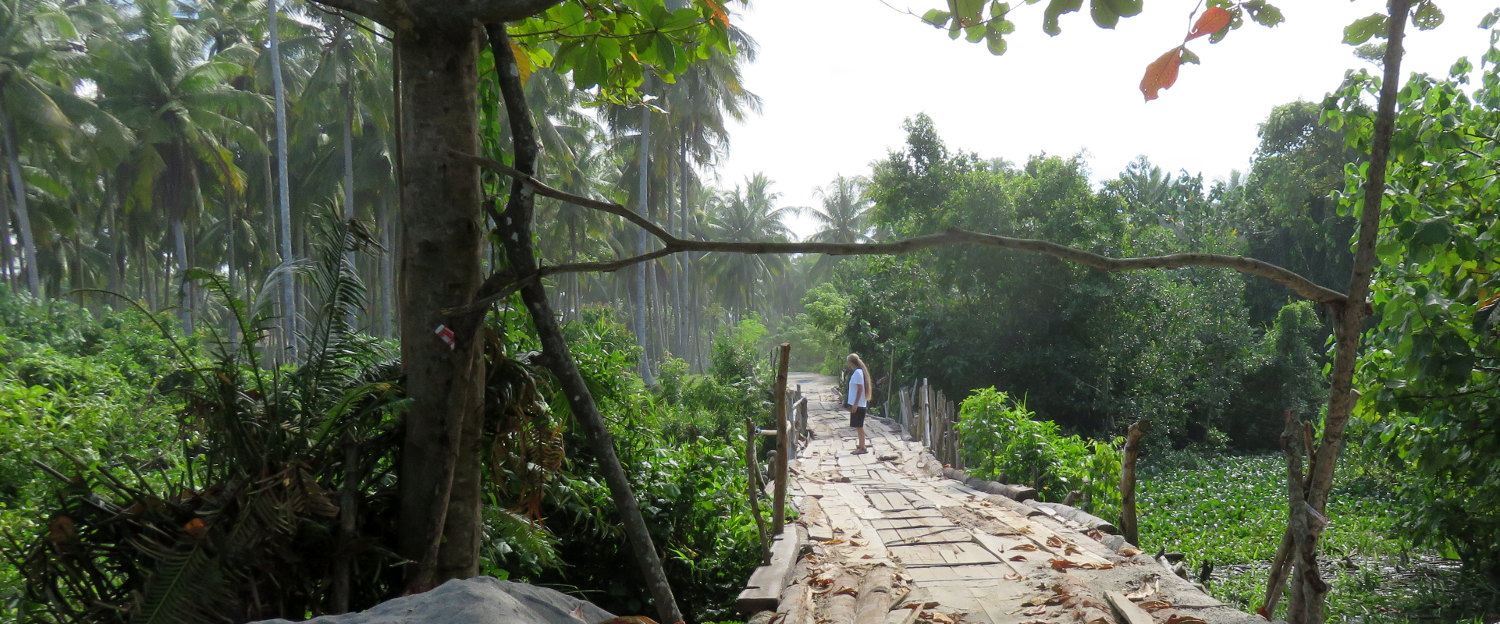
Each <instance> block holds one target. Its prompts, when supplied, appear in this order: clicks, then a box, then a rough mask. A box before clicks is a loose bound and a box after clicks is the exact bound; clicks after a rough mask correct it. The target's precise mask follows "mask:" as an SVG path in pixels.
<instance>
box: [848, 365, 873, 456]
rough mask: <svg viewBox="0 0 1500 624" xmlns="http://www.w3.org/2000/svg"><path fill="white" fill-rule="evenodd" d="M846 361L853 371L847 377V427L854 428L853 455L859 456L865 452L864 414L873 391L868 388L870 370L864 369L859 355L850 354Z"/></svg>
mask: <svg viewBox="0 0 1500 624" xmlns="http://www.w3.org/2000/svg"><path fill="white" fill-rule="evenodd" d="M848 361H849V370H851V371H854V372H853V373H851V374H850V375H849V400H848V401H847V403H848V405H849V426H850V427H854V432H855V433H856V434H857V435H858V436H859V446H857V447H855V449H854V454H855V455H860V454H863V453H864V452H865V412H866V408H867V407H868V406H869V403H870V397H871V396H873V395H874V391H873V390H872V389H871V387H870V369H868V368H865V361H864V360H861V359H859V354H858V353H850V354H849V358H848Z"/></svg>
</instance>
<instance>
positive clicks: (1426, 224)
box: [1411, 217, 1453, 246]
mask: <svg viewBox="0 0 1500 624" xmlns="http://www.w3.org/2000/svg"><path fill="white" fill-rule="evenodd" d="M1452 236H1453V226H1452V225H1450V224H1449V223H1448V220H1447V219H1445V218H1443V217H1436V218H1432V219H1428V220H1426V221H1423V222H1422V225H1420V226H1418V227H1417V231H1416V232H1415V233H1413V234H1412V237H1411V243H1412V245H1418V246H1432V245H1445V244H1447V243H1448V240H1449V239H1450V238H1452Z"/></svg>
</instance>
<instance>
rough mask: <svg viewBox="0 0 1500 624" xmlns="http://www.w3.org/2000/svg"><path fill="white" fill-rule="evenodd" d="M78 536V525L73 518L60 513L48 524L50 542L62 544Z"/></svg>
mask: <svg viewBox="0 0 1500 624" xmlns="http://www.w3.org/2000/svg"><path fill="white" fill-rule="evenodd" d="M77 538H78V528H77V525H75V524H74V523H73V519H72V518H69V517H67V516H63V515H59V516H57V517H56V518H53V519H52V523H51V524H49V525H47V541H48V542H51V543H53V544H62V543H66V542H71V541H73V540H75V539H77Z"/></svg>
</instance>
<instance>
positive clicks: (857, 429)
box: [854, 427, 865, 449]
mask: <svg viewBox="0 0 1500 624" xmlns="http://www.w3.org/2000/svg"><path fill="white" fill-rule="evenodd" d="M854 431H855V433H858V434H859V448H861V449H863V448H865V428H864V427H855V428H854Z"/></svg>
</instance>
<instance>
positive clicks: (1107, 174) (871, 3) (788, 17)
mask: <svg viewBox="0 0 1500 624" xmlns="http://www.w3.org/2000/svg"><path fill="white" fill-rule="evenodd" d="M889 1H890V5H891V6H894V7H897V8H900V9H908V8H909V9H910V11H911V12H912V13H916V14H921V13H923V12H925V11H926V10H927V9H931V8H938V7H942V6H945V5H946V2H942V1H941V0H928V1H924V0H915V1H914V2H912V1H909V0H889ZM1273 3H1274V4H1275V5H1277V6H1278V7H1279V8H1281V9H1282V12H1283V13H1284V14H1285V15H1286V20H1287V21H1286V22H1284V23H1283V24H1282V25H1280V26H1278V27H1276V28H1264V27H1261V26H1258V25H1255V24H1246V25H1245V26H1244V27H1242V28H1241V29H1240V30H1237V31H1234V32H1232V33H1230V35H1229V37H1227V38H1226V39H1225V40H1224V41H1222V42H1220V43H1217V44H1212V45H1210V44H1209V43H1208V42H1207V38H1206V37H1205V38H1202V39H1198V40H1196V41H1194V42H1193V43H1191V44H1189V46H1188V47H1189V49H1191V50H1193V51H1194V52H1196V53H1197V54H1198V55H1199V56H1200V57H1201V58H1202V60H1203V63H1202V64H1201V65H1184V66H1183V67H1182V71H1181V74H1180V75H1179V77H1178V80H1177V84H1176V86H1173V87H1172V88H1171V89H1168V90H1166V91H1163V92H1162V95H1161V97H1160V99H1157V100H1155V101H1152V102H1149V103H1148V102H1144V101H1143V99H1142V97H1141V94H1140V91H1139V89H1138V85H1139V83H1140V79H1141V75H1142V73H1143V72H1144V71H1145V68H1146V65H1147V64H1148V63H1150V62H1151V61H1152V60H1154V59H1156V58H1157V57H1158V56H1159V55H1161V54H1162V53H1163V52H1165V51H1167V50H1168V49H1170V48H1172V47H1173V46H1174V45H1176V44H1177V43H1179V42H1181V40H1182V36H1183V33H1184V32H1185V31H1186V30H1187V29H1188V26H1189V24H1188V16H1189V14H1190V13H1191V12H1192V9H1193V7H1195V6H1197V5H1198V0H1157V1H1153V2H1149V3H1147V9H1146V11H1145V12H1144V13H1142V14H1141V15H1138V16H1136V17H1132V18H1126V19H1122V20H1120V24H1119V26H1118V27H1117V28H1116V29H1115V30H1112V31H1111V30H1102V29H1099V28H1098V27H1096V26H1094V24H1093V22H1092V20H1090V18H1089V17H1088V15H1087V11H1086V10H1085V11H1084V12H1080V13H1070V14H1068V15H1064V16H1063V17H1062V29H1063V32H1062V35H1060V36H1058V37H1055V38H1052V37H1048V36H1046V35H1045V34H1044V33H1042V31H1041V13H1042V8H1043V6H1045V2H1043V3H1039V4H1035V5H1022V3H1021V2H1020V0H1016V1H1015V2H1014V4H1016V5H1019V6H1018V8H1017V9H1015V10H1014V11H1013V19H1014V21H1016V24H1017V31H1016V32H1015V33H1014V34H1012V35H1011V36H1010V37H1009V38H1008V39H1009V41H1010V50H1009V52H1007V53H1006V54H1005V55H1004V56H1000V57H996V56H992V55H990V54H989V52H988V51H987V50H986V49H985V48H984V46H983V44H971V43H968V42H966V41H963V40H962V39H960V40H958V41H953V40H950V39H949V38H948V36H947V32H946V31H940V30H937V29H934V28H932V27H930V26H928V25H926V24H923V23H921V22H920V21H919V20H918V19H917V18H916V17H913V16H911V15H906V14H904V13H900V12H897V11H896V10H893V9H891V8H889V7H887V6H886V5H884V4H882V3H881V2H879V1H878V0H756V1H755V2H753V3H752V4H751V6H750V8H748V9H746V10H745V11H744V12H743V13H742V14H739V15H737V16H736V19H737V20H738V23H739V25H740V26H741V27H743V28H744V29H745V30H746V31H747V32H749V33H750V34H751V35H752V36H754V37H755V39H756V40H757V41H758V42H759V44H760V53H759V57H758V60H756V61H755V62H754V63H752V64H750V65H748V66H747V67H746V68H745V83H746V86H747V87H749V89H750V90H752V91H754V92H755V93H757V94H759V95H760V96H761V97H762V98H764V101H765V102H764V109H763V111H762V113H761V114H760V115H758V116H754V117H752V118H750V119H747V120H746V121H745V122H744V123H742V124H738V125H736V126H734V127H733V128H732V139H731V144H730V153H729V156H728V158H727V160H726V161H725V162H724V163H723V164H722V165H721V166H719V167H718V168H717V173H718V175H719V176H720V180H719V186H720V187H721V188H731V187H733V186H734V185H735V184H742V183H743V180H744V178H745V177H746V176H748V175H750V174H752V173H755V172H765V173H766V175H768V176H769V177H770V178H771V179H772V180H773V181H774V182H775V185H774V186H773V187H772V190H774V191H777V192H780V193H781V196H782V199H781V205H784V206H798V205H801V206H809V205H813V203H814V201H815V200H814V199H813V189H814V187H817V186H822V185H826V184H828V182H829V181H830V180H832V179H833V177H834V176H835V175H867V174H868V173H869V171H870V163H871V162H872V161H875V160H879V159H882V158H884V157H885V155H886V154H887V153H888V152H890V151H891V150H894V149H899V148H900V147H901V145H902V143H903V141H904V139H905V133H904V131H903V130H902V129H901V122H902V120H903V119H905V118H907V117H910V116H912V115H915V114H917V113H919V112H925V113H927V114H928V115H929V116H931V117H932V118H933V120H934V122H935V123H936V125H937V129H938V133H939V134H940V135H941V136H942V138H943V139H944V140H945V141H946V142H947V144H948V146H949V148H950V149H954V148H956V149H962V150H966V151H973V152H977V153H978V154H979V155H980V156H982V157H1001V158H1006V159H1009V160H1011V161H1013V162H1017V163H1022V162H1025V159H1026V158H1027V157H1028V156H1030V155H1033V154H1039V153H1043V152H1045V153H1048V154H1056V155H1063V156H1068V155H1072V154H1075V153H1078V152H1080V151H1082V152H1085V153H1086V154H1087V157H1088V162H1089V164H1090V168H1091V170H1092V171H1093V177H1094V179H1095V180H1096V181H1099V180H1104V179H1109V178H1112V177H1114V176H1115V175H1117V174H1118V173H1119V172H1120V171H1121V170H1122V169H1123V168H1124V167H1125V165H1126V164H1127V163H1128V162H1130V161H1131V160H1132V159H1134V158H1135V157H1136V156H1137V155H1141V154H1144V155H1146V156H1148V157H1149V158H1150V159H1151V161H1152V162H1153V163H1154V164H1156V165H1158V166H1160V167H1162V168H1163V169H1164V170H1167V171H1170V172H1176V171H1177V170H1179V169H1186V170H1188V171H1189V172H1193V173H1197V172H1202V173H1203V174H1205V177H1206V178H1207V179H1209V180H1213V179H1216V178H1223V177H1226V176H1227V175H1228V173H1229V172H1230V171H1231V170H1233V169H1240V170H1245V169H1247V168H1248V163H1249V160H1250V156H1251V153H1252V152H1253V151H1254V149H1255V146H1256V144H1257V137H1256V129H1257V126H1258V124H1260V122H1262V121H1264V120H1265V117H1266V115H1267V114H1268V113H1269V112H1270V111H1271V108H1272V107H1274V106H1276V105H1278V104H1283V103H1286V102H1290V101H1293V100H1296V99H1298V98H1301V99H1306V100H1311V101H1320V100H1321V99H1322V97H1323V95H1324V94H1325V93H1327V92H1329V91H1331V90H1333V89H1334V88H1336V87H1337V86H1338V84H1339V81H1340V80H1341V79H1342V77H1343V75H1344V72H1345V71H1346V70H1347V69H1350V68H1354V67H1360V66H1364V67H1369V68H1370V69H1371V70H1372V71H1374V67H1373V66H1371V65H1369V64H1368V63H1365V62H1364V61H1361V60H1359V59H1358V58H1356V57H1355V56H1354V54H1353V48H1352V47H1350V46H1346V45H1343V44H1342V43H1340V39H1341V37H1342V32H1343V27H1344V26H1345V25H1346V24H1348V23H1349V22H1351V21H1353V20H1355V19H1356V18H1358V17H1363V16H1366V15H1369V14H1371V13H1374V12H1378V11H1380V10H1381V7H1382V5H1383V4H1384V3H1383V2H1381V1H1380V0H1353V1H1350V0H1273ZM1497 5H1500V0H1442V1H1441V2H1440V3H1439V6H1441V7H1442V9H1443V10H1444V11H1445V13H1446V15H1447V20H1446V22H1445V23H1444V24H1443V26H1442V27H1440V28H1438V29H1437V30H1434V31H1430V32H1412V33H1411V34H1410V36H1409V38H1408V40H1407V46H1408V52H1407V57H1406V61H1405V62H1404V63H1403V67H1402V68H1403V70H1406V71H1407V72H1410V71H1422V72H1427V73H1430V74H1436V75H1444V76H1445V75H1447V72H1448V68H1449V66H1451V65H1452V63H1453V61H1454V60H1456V59H1457V58H1458V57H1459V56H1468V57H1469V58H1470V59H1473V60H1474V61H1475V62H1476V63H1477V61H1478V58H1479V56H1480V55H1481V54H1483V52H1484V50H1485V49H1486V47H1487V46H1488V37H1487V31H1484V30H1480V29H1479V28H1478V27H1477V25H1478V23H1479V20H1480V18H1481V17H1482V16H1483V15H1484V14H1486V13H1488V12H1489V11H1491V10H1494V9H1495V8H1496V6H1497ZM793 229H794V230H795V231H796V232H797V233H798V234H799V235H802V236H805V235H806V234H808V233H810V232H811V230H812V226H811V224H810V223H808V222H807V220H806V219H800V220H798V222H797V223H795V224H794V225H793Z"/></svg>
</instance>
